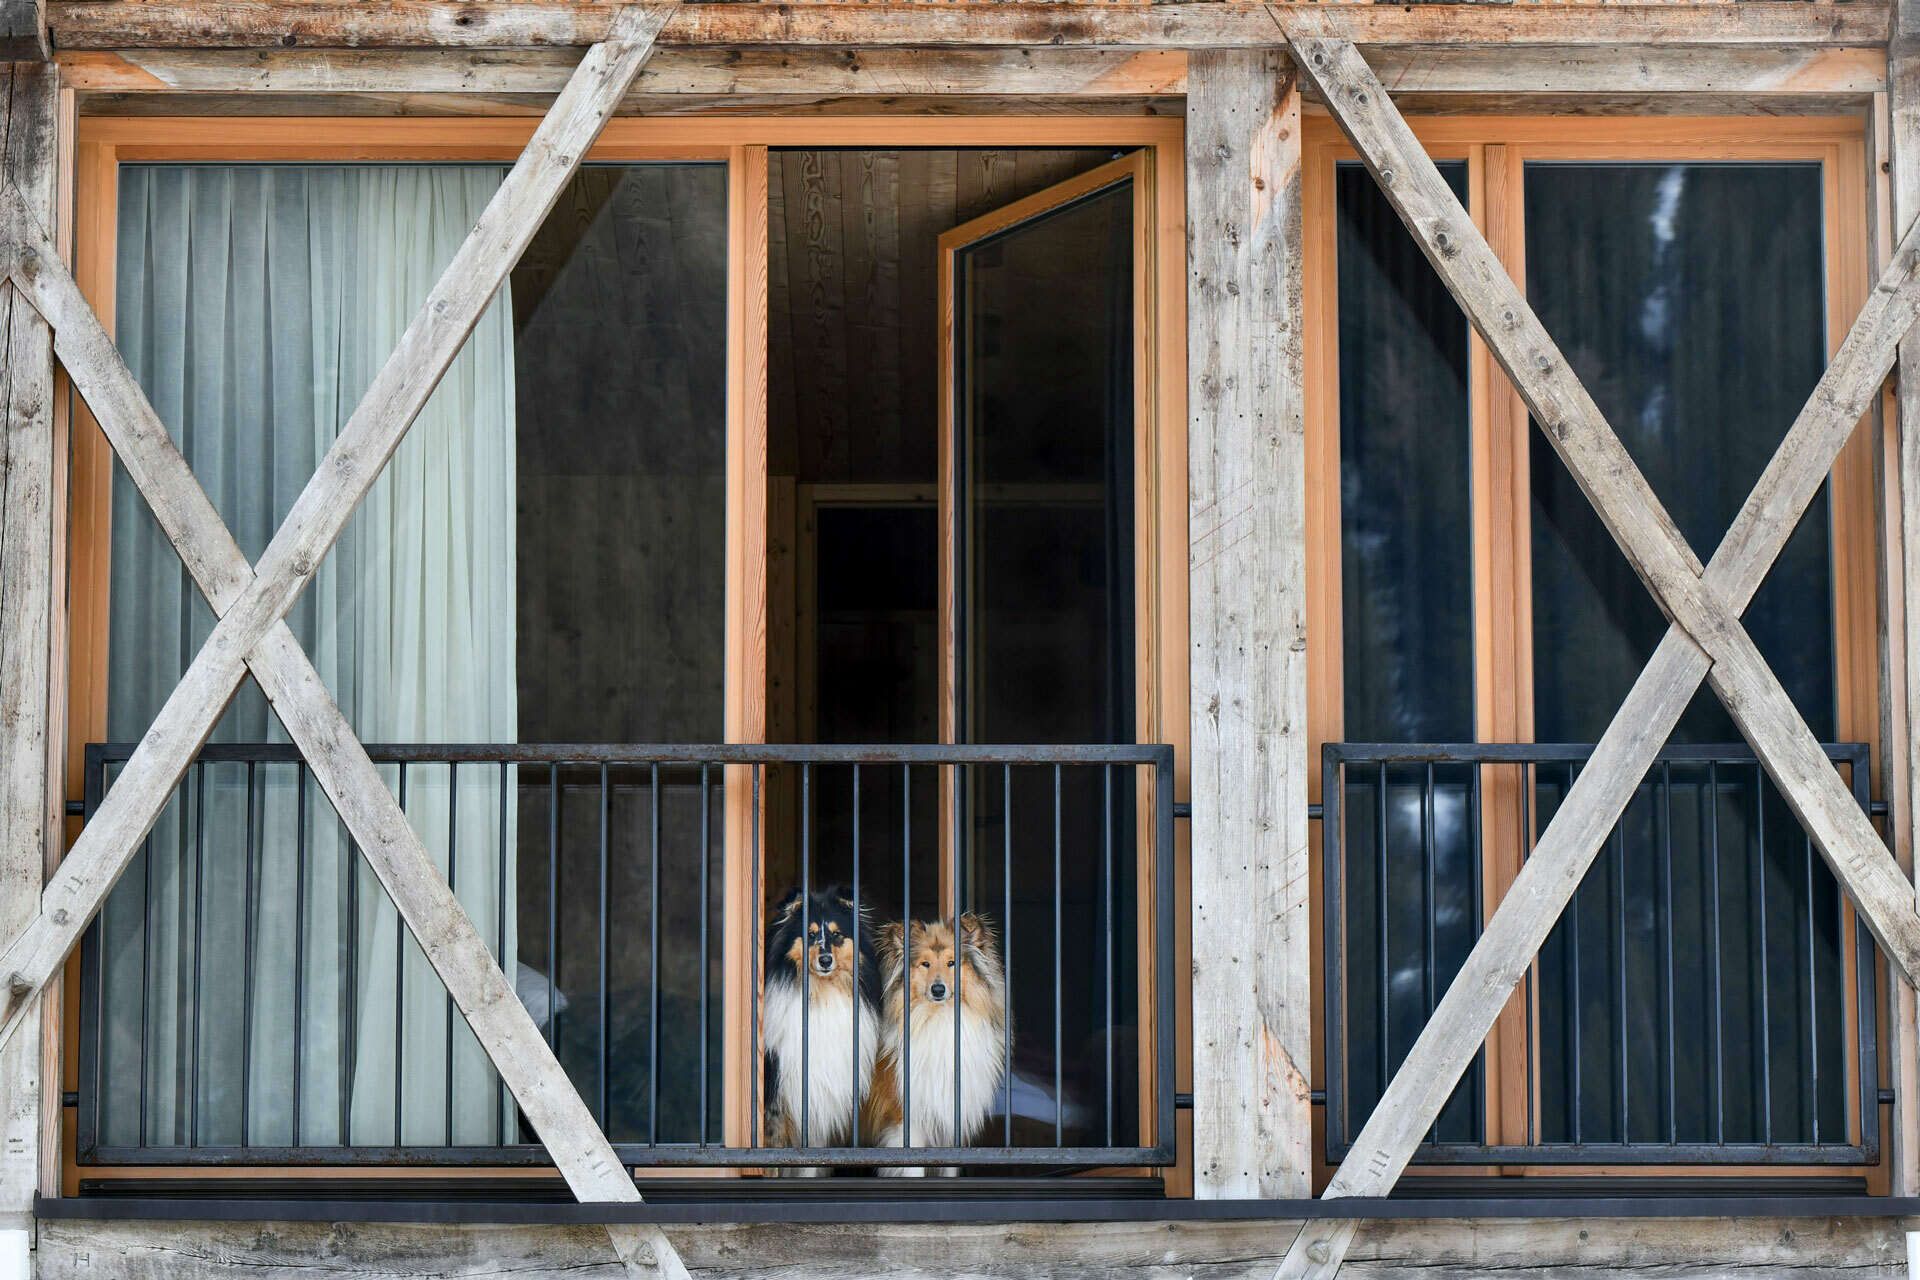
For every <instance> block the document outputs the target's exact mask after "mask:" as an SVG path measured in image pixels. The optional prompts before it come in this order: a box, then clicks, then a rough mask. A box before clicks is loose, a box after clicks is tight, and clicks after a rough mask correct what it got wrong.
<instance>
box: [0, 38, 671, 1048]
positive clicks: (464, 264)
mask: <svg viewBox="0 0 1920 1280" xmlns="http://www.w3.org/2000/svg"><path fill="white" fill-rule="evenodd" d="M676 8H677V6H674V5H670V4H669V5H661V4H652V5H643V6H636V7H633V8H630V9H626V10H622V11H621V12H622V18H621V23H620V26H619V28H618V30H619V32H620V35H619V37H618V38H617V39H614V40H611V41H608V42H606V43H603V44H599V45H595V46H594V47H593V48H592V49H590V50H589V51H588V52H587V55H586V56H585V57H584V58H582V59H581V62H580V67H579V70H578V71H577V72H576V73H575V76H574V80H573V81H572V82H571V83H570V84H569V85H568V86H567V88H566V90H565V91H564V92H563V93H562V94H561V95H560V97H559V99H558V100H557V101H556V102H555V103H554V106H553V110H552V111H551V112H550V113H548V115H547V117H546V118H545V119H544V120H542V121H541V123H540V127H539V128H538V129H536V130H535V132H534V135H533V138H532V139H531V140H530V141H529V142H528V143H527V147H526V150H525V151H524V152H522V153H521V156H520V158H519V160H518V161H516V162H515V164H514V166H513V168H512V169H511V170H509V171H508V173H507V176H506V178H505V179H504V180H503V181H502V182H501V185H500V189H499V190H498V191H497V192H495V194H494V196H493V198H492V200H491V201H489V202H488V205H487V207H486V209H485V210H484V211H482V213H481V215H480V220H479V222H478V223H477V224H476V225H475V227H474V229H473V231H472V232H470V233H469V234H468V236H467V238H466V240H465V241H464V242H462V244H461V246H460V248H459V249H458V250H457V251H456V252H455V254H454V257H453V260H452V261H451V262H450V263H449V264H448V266H447V269H446V271H445V272H444V273H443V274H442V276H441V278H440V281H439V283H438V284H436V285H435V286H434V289H433V292H432V293H431V294H429V295H428V298H427V300H426V302H425V304H424V305H423V306H422V307H421V309H420V311H419V312H418V313H417V314H416V315H415V317H414V320H413V322H412V323H411V324H409V325H408V326H407V329H406V331H405V332H404V333H403V334H402V335H401V337H400V342H399V345H398V346H396V347H395V349H394V351H393V353H392V354H391V355H390V356H389V357H388V359H387V362H386V363H385V364H384V365H383V366H382V367H381V369H380V371H379V373H378V374H376V375H375V377H374V379H373V383H372V385H371V386H369V387H368V388H367V391H366V393H365V394H364V395H363V396H362V397H361V400H360V404H359V406H358V407H357V408H356V409H355V410H354V412H353V415H352V417H351V418H349V419H348V420H347V423H346V425H345V426H344V427H342V428H341V431H340V434H339V436H338V437H337V438H336V439H335V441H334V443H333V446H332V447H331V448H330V449H329V450H328V452H327V455H326V457H325V458H323V459H322V460H321V463H320V467H319V469H318V471H316V472H315V474H314V476H313V478H312V480H310V481H309V482H308V484H307V487H306V488H305V489H304V490H303V491H302V492H301V494H300V496H299V497H298V498H297V499H295V501H294V504H293V508H292V510H291V511H290V512H289V513H288V515H287V518H286V521H285V522H284V523H283V524H282V525H281V527H280V529H279V531H278V532H277V533H276V534H275V535H274V537H273V540H272V541H271V542H270V543H269V544H268V546H267V549H266V552H265V554H264V555H263V556H262V557H261V560H260V563H259V564H258V565H257V566H255V572H254V576H253V579H252V581H251V582H250V583H248V584H247V586H246V589H245V590H244V591H243V592H242V593H241V594H240V595H239V596H238V597H237V598H236V599H235V601H234V602H233V604H232V605H231V607H230V608H229V609H228V611H227V612H226V614H225V615H224V616H223V617H222V618H221V619H220V621H219V622H218V623H216V624H215V625H214V628H213V632H212V634H211V635H210V636H209V637H208V639H207V642H206V644H205V645H204V646H203V647H202V649H201V651H200V652H199V653H198V654H196V655H195V657H194V660H193V662H192V663H191V664H190V665H189V667H188V668H187V673H186V675H185V676H184V677H183V678H182V680H181V682H180V684H179V685H178V686H177V687H176V688H175V689H174V691H173V693H172V694H171V695H170V696H169V697H168V699H167V701H166V704H165V705H164V706H163V707H162V708H161V711H160V715H159V716H158V718H156V720H155V721H154V723H153V725H152V726H151V727H150V728H149V729H148V730H147V732H146V734H145V735H143V737H142V738H141V742H140V745H139V746H138V747H137V748H136V749H135V750H134V753H133V756H132V758H131V759H130V760H129V761H128V762H127V765H126V767H125V769H123V770H122V771H121V773H120V775H119V777H118V778H117V779H116V781H115V783H114V786H113V789H112V790H111V791H110V792H109V793H108V794H107V798H106V800H105V801H104V802H103V803H102V804H101V806H100V808H99V809H98V810H97V811H96V812H95V813H94V815H93V817H92V819H91V820H90V821H89V822H88V823H87V826H86V829H85V830H84V831H82V833H81V835H80V838H79V840H78V841H76V842H75V844H74V846H73V849H72V850H71V851H70V852H69V853H68V855H67V858H66V860H65V861H64V862H62V863H61V865H60V870H59V873H58V874H56V875H55V876H54V877H53V878H52V879H51V880H50V881H49V882H48V884H47V887H46V891H45V892H44V894H43V895H42V898H41V911H40V914H39V915H38V916H36V917H35V918H34V921H33V923H32V924H31V925H30V926H28V928H27V930H26V931H25V933H24V934H22V935H20V936H19V937H18V938H17V939H16V940H14V941H13V942H12V943H11V944H10V945H9V946H8V948H7V950H6V952H5V953H4V955H3V956H0V973H5V974H6V975H8V976H7V982H6V985H7V989H6V991H5V992H4V993H0V1000H3V1001H4V1004H0V1009H4V1018H3V1019H0V1039H4V1037H5V1036H6V1035H8V1034H10V1033H11V1032H12V1030H13V1029H14V1028H15V1027H16V1026H17V1025H18V1023H19V1020H20V1016H21V1014H22V1013H23V1011H24V1009H25V1007H26V1005H27V1004H28V1003H29V1002H30V1001H31V999H32V997H33V995H34V994H35V993H36V992H38V991H39V989H40V988H41V987H42V986H44V985H45V983H46V981H47V979H48V978H49V977H51V976H52V974H53V973H54V971H55V970H56V969H57V968H58V967H59V966H60V964H61V963H62V962H63V961H64V960H65V958H66V955H67V953H68V952H69V951H70V950H71V949H72V947H73V945H74V943H75V942H76V941H78V939H79V936H80V933H81V931H82V930H83V929H84V928H85V927H86V923H87V921H88V920H89V919H91V918H92V916H93V914H94V913H95V912H97V911H98V910H99V909H100V906H101V904H102V903H103V902H104V901H105V899H106V895H107V893H108V891H109V890H111V889H112V887H113V884H114V882H115V881H116V880H117V879H118V878H119V876H120V873H121V872H122V871H123V870H125V868H126V864H127V862H128V861H129V860H130V859H131V858H132V856H133V851H134V849H135V848H136V847H137V846H138V845H139V842H140V841H141V840H142V839H143V838H144V837H145V835H146V833H147V831H148V830H149V829H150V828H151V827H152V825H153V823H154V821H155V820H156V818H157V817H158V816H159V813H160V810H161V809H162V808H163V807H164V806H165V805H166V803H167V801H168V799H169V798H170V797H171V796H172V795H173V792H174V789H175V787H177V786H178V784H179V780H180V778H181V776H182V775H183V774H184V773H185V771H186V769H187V767H188V765H189V764H190V763H191V761H192V759H193V757H194V754H195V753H196V752H198V751H199V749H200V747H201V745H202V744H203V743H205V741H206V739H207V736H208V734H210V733H211V732H212V730H213V726H214V725H215V724H216V723H217V722H218V720H219V718H220V715H221V714H222V713H223V712H224V710H225V708H226V705H227V703H228V702H229V701H230V700H231V699H232V697H233V694H234V691H235V690H236V689H238V688H239V684H240V680H241V678H242V677H243V675H244V671H245V661H246V657H247V655H248V654H249V653H250V652H252V650H253V649H254V648H255V646H257V645H259V644H260V643H261V641H263V640H264V639H265V638H266V636H267V633H268V632H269V631H270V630H272V628H273V625H274V624H275V623H276V622H278V621H279V620H280V619H281V618H283V617H284V616H285V615H286V612H287V610H288V609H289V608H291V607H292V605H293V602H294V600H295V599H296V598H298V596H299V593H300V592H301V591H302V590H303V589H304V588H305V586H306V585H307V583H308V582H309V581H310V580H311V579H312V577H313V574H314V572H315V571H316V570H317V569H318V567H319V565H320V562H321V560H322V558H323V557H324V556H325V555H326V553H327V551H328V549H329V548H330V547H331V546H332V545H333V542H334V540H335V539H336V538H338V537H339V535H340V531H341V530H342V529H343V528H345V526H346V523H347V521H348V520H349V519H351V518H352V515H353V512H354V510H355V509H356V508H357V506H358V504H359V502H360V500H361V499H362V498H363V497H365V495H366V493H367V491H368V490H369V489H370V488H372V486H373V483H374V481H375V480H376V479H377V478H378V476H379V474H380V471H381V468H382V467H383V466H384V465H385V464H386V461H387V459H388V458H389V457H391V456H392V453H393V450H394V449H395V448H396V447H397V446H398V445H399V443H400V439H401V437H402V436H404V435H405V433H406V430H407V428H408V427H409V426H411V425H412V423H413V419H414V417H415V416H416V415H417V414H418V413H419V412H420V409H421V407H422V406H423V405H424V404H425V403H426V401H427V398H428V397H429V396H430V395H431V394H432V393H433V389H434V387H435V386H437V385H438V384H439V381H440V377H441V375H442V374H444V373H445V372H446V369H447V366H448V365H449V364H451V363H452V362H453V358H454V356H455V355H457V354H458V353H459V350H460V348H461V346H462V345H463V344H464V343H465V341H466V337H467V334H468V333H469V332H470V331H471V330H472V328H473V326H474V324H475V323H477V322H478V320H479V318H480V315H481V313H482V312H483V311H484V310H485V309H486V307H487V304H488V303H489V302H490V301H491V300H492V298H493V295H494V294H495V293H496V292H497V291H498V290H499V287H500V284H501V282H502V281H503V280H504V279H505V278H506V275H507V272H508V271H510V270H511V269H512V267H513V264H514V263H515V262H516V261H518V260H519V257H520V254H521V251H522V250H523V249H525V247H526V245H527V242H528V241H529V240H530V239H531V238H532V237H533V234H534V232H535V231H537V230H538V228H539V226H540V223H541V221H542V219H543V218H545V216H546V214H547V212H548V210H550V209H551V208H552V207H553V202H554V201H555V200H556V199H557V198H558V196H559V194H560V191H561V189H562V188H564V187H565V185H566V183H567V181H568V180H569V179H570V178H571V177H572V175H573V173H574V172H575V170H577V169H578V168H579V166H580V162H581V159H582V157H583V156H584V154H585V153H586V151H587V149H588V148H589V147H591V145H592V143H593V140H594V139H595V138H596V137H598V136H599V133H600V130H601V128H602V127H603V126H604V125H605V123H606V121H607V119H608V117H609V116H610V115H611V114H612V111H613V108H614V105H615V104H616V103H617V102H618V101H619V100H620V98H621V97H622V96H623V95H624V94H625V92H626V88H627V85H628V83H629V82H630V81H631V80H632V78H633V75H634V73H635V72H636V71H638V69H639V67H640V65H641V64H642V63H643V62H645V60H646V57H647V54H648V53H649V51H650V50H651V48H652V44H653V38H654V35H655V33H656V32H657V31H658V30H659V28H660V26H661V24H662V23H663V22H665V20H666V17H667V15H668V13H669V12H672V11H675V10H676ZM22 269H23V270H24V269H25V268H24V266H23V267H22ZM176 550H178V551H179V553H180V555H181V558H182V559H183V560H185V561H186V562H187V564H188V566H189V568H190V569H191V570H192V571H193V573H194V576H195V577H196V579H198V578H199V577H200V575H201V574H202V573H204V572H208V571H209V568H208V563H209V561H210V560H211V561H218V559H219V558H220V552H221V550H222V549H221V548H219V547H210V546H203V545H197V544H189V545H185V546H179V547H177V548H176Z"/></svg>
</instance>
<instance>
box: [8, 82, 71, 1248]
mask: <svg viewBox="0 0 1920 1280" xmlns="http://www.w3.org/2000/svg"><path fill="white" fill-rule="evenodd" d="M57 99H58V73H57V71H56V70H55V68H54V66H53V64H52V63H50V62H14V63H6V64H0V182H3V183H6V184H9V185H11V186H13V187H15V188H16V189H17V190H18V191H19V192H20V194H21V196H22V197H23V198H24V202H25V207H26V211H27V212H28V213H29V214H31V216H32V217H34V218H35V219H36V220H38V221H39V223H40V225H41V227H42V228H46V229H51V228H52V226H53V221H54V197H55V187H56V183H55V173H56V171H57V164H58V154H59V152H58V147H57V145H56V134H57V132H58V130H57V128H56V120H57V115H58V112H57V107H56V103H57ZM0 403H4V406H5V417H4V420H3V421H0V744H4V745H0V936H7V937H11V936H14V935H15V934H17V933H18V932H19V931H20V930H21V929H24V928H25V927H26V926H27V925H28V924H29V923H31V922H32V920H33V918H34V917H35V916H36V915H38V914H39V910H40V890H41V887H42V885H43V884H44V883H45V875H46V863H47V856H48V850H49V849H50V848H52V847H53V841H54V838H55V832H56V831H57V829H58V828H57V818H56V811H55V808H54V801H53V797H54V796H55V795H56V794H57V792H58V788H57V787H56V786H54V785H52V784H51V783H50V781H49V773H48V770H49V767H50V765H51V764H52V763H53V760H54V756H53V751H54V750H55V747H54V743H53V741H52V739H51V737H50V736H49V734H50V728H49V722H50V715H49V712H50V708H51V705H52V694H51V670H50V667H49V663H50V662H51V660H52V648H53V598H54V597H53V575H54V571H55V565H54V552H55V548H54V541H53V530H54V519H55V509H54V508H55V502H56V494H55V486H54V478H55V474H56V471H55V462H54V452H55V451H54V421H53V404H54V396H53V340H52V334H51V333H50V331H49V330H48V328H47V325H46V322H45V321H44V320H42V319H41V318H40V315H39V313H38V312H36V311H35V310H34V309H33V307H32V306H31V305H30V304H29V303H28V301H27V299H26V298H25V296H24V295H22V294H21V293H19V292H18V291H17V290H15V289H14V288H13V286H12V285H11V284H0ZM56 998H57V997H56ZM42 1048H43V1045H42V1038H41V1037H40V1036H35V1035H23V1036H16V1037H14V1038H13V1039H12V1040H11V1041H9V1042H8V1043H7V1044H6V1045H5V1047H4V1048H0V1270H6V1269H8V1268H11V1267H13V1266H16V1265H21V1266H24V1263H25V1255H26V1250H27V1248H28V1247H29V1242H30V1240H31V1238H32V1217H31V1215H32V1210H33V1197H34V1193H35V1192H37V1191H38V1190H39V1189H40V1175H41V1169H40V1165H41V1161H42V1160H43V1159H45V1160H51V1161H57V1160H58V1159H59V1151H58V1148H57V1147H54V1148H52V1149H43V1141H42V1136H41V1115H40V1094H41V1083H40V1082H41V1075H42V1069H43V1064H42V1061H41V1055H42ZM8 1273H9V1274H24V1272H12V1271H9V1272H8Z"/></svg>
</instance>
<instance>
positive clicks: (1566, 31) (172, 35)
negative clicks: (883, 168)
mask: <svg viewBox="0 0 1920 1280" xmlns="http://www.w3.org/2000/svg"><path fill="white" fill-rule="evenodd" d="M1289 12H1291V13H1292V14H1294V15H1295V17H1296V19H1297V21H1298V22H1299V23H1300V25H1299V26H1298V28H1297V31H1298V33H1299V34H1300V35H1302V36H1314V37H1324V38H1331V39H1345V40H1353V41H1356V42H1358V43H1360V44H1364V45H1382V44H1400V45H1462V44H1465V45H1498V46H1503V47H1513V46H1518V45H1558V46H1572V47H1580V46H1596V45H1618V44H1631V45H1667V46H1672V45H1680V44H1704V45H1761V46H1771V47H1776V48H1782V47H1789V46H1808V47H1814V48H1828V49H1832V48H1839V47H1843V46H1849V45H1851V46H1855V47H1879V46H1881V45H1883V44H1884V43H1885V41H1886V36H1887V9H1886V7H1885V6H1884V5H1883V4H1877V3H1865V2H1862V3H1832V2H1831V0H1796V2H1787V3H1782V2H1779V0H1751V2H1749V3H1742V4H1726V3H1705V4H1690V3H1677V4H1675V3H1652V4H1604V5H1601V4H1581V3H1576V4H1567V5H1532V4H1523V5H1497V6H1494V5H1458V6H1456V5H1407V6H1398V5H1396V6H1387V5H1378V6H1374V5H1332V6H1324V7H1321V6H1302V7H1297V8H1296V7H1291V6H1289ZM612 13H613V9H612V8H611V7H609V6H607V5H604V4H595V3H559V2H556V3H533V4H528V3H514V2H512V0H502V2H500V3H489V4H448V3H439V2H437V0H388V2H387V3H383V4H378V5H366V4H353V3H341V2H339V0H281V2H279V3H272V2H269V0H83V2H80V3H73V2H71V0H66V2H62V0H55V3H52V4H50V5H49V6H48V14H49V23H50V25H51V28H52V33H53V42H54V47H55V48H57V49H61V50H78V49H113V50H126V49H139V48H182V49H211V48H294V47H305V48H377V47H401V48H435V47H455V48H468V49H483V48H491V49H518V48H526V47H531V46H538V45H572V46H579V45H584V44H592V43H594V42H596V41H598V40H601V39H604V38H605V37H606V34H607V24H608V22H609V20H610V15H611V14H612ZM663 41H664V43H666V44H669V45H690V46H696V45H711V46H720V47H727V48H785V47H789V46H797V45H823V46H828V47H832V48H837V49H863V48H874V47H887V46H892V47H906V48H927V49H931V48H969V47H972V48H986V47H1011V48H1020V47H1034V46H1044V45H1056V46H1058V45H1072V46H1078V47H1083V48H1107V49H1209V48H1242V47H1249V46H1251V47H1271V46H1276V45H1280V44H1282V43H1284V41H1282V40H1281V39H1280V38H1279V37H1278V36H1277V34H1276V33H1275V31H1274V28H1273V25H1272V23H1271V22H1269V21H1268V20H1267V18H1266V16H1265V14H1264V12H1263V10H1262V6H1260V5H1255V4H1219V3H1206V2H1204V0H1202V2H1199V3H1194V2H1191V0H1189V2H1184V3H1170V4H1159V5H1149V4H1092V5H1090V4H1060V3H1054V4H1031V3H1019V2H1015V3H957V4H938V5H932V4H924V3H911V2H909V3H885V2H882V3H871V4H771V3H762V4H741V5H727V4H702V5H689V6H687V7H686V8H685V9H684V11H683V12H682V13H681V15H680V16H679V17H678V18H676V19H675V21H674V23H673V25H672V27H671V28H670V29H669V30H668V31H667V32H666V34H665V35H664V37H663Z"/></svg>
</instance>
